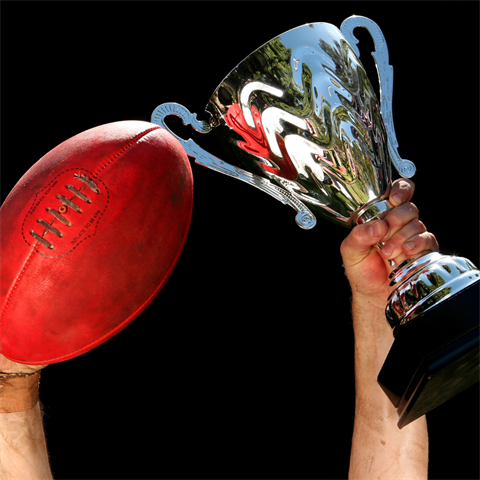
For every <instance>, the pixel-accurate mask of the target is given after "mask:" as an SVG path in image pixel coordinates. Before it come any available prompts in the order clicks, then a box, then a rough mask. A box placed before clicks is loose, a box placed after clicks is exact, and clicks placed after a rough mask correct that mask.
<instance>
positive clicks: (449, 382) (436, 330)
mask: <svg viewBox="0 0 480 480" xmlns="http://www.w3.org/2000/svg"><path fill="white" fill-rule="evenodd" d="M479 286H480V283H479V282H478V281H477V282H476V283H474V284H473V285H470V286H468V287H467V288H465V289H464V290H462V291H461V292H460V293H458V294H457V295H455V296H453V297H451V298H450V299H448V300H444V301H443V302H442V303H440V304H439V305H437V306H436V307H434V308H432V309H430V310H428V311H427V312H426V313H424V314H422V315H419V316H418V317H416V318H414V319H413V320H411V321H410V322H409V323H407V324H406V325H404V326H402V327H400V328H399V329H398V332H397V333H396V336H395V341H394V342H393V346H392V348H391V349H390V352H389V353H388V356H387V359H386V360H385V363H384V364H383V367H382V369H381V371H380V374H379V376H378V382H379V384H380V386H381V387H382V388H383V390H384V391H385V393H386V394H387V396H388V397H389V398H390V400H391V402H392V403H393V404H394V405H395V407H396V408H397V412H398V416H399V421H398V427H399V428H403V427H404V426H405V425H408V424H409V423H411V422H413V421H414V420H415V419H417V418H418V417H420V416H422V415H424V414H425V413H427V412H429V411H431V410H433V409H434V408H436V407H438V406H439V405H441V404H442V403H444V402H446V401H447V400H449V399H450V398H452V397H454V396H455V395H457V394H458V393H460V392H462V391H463V390H465V389H466V388H468V387H470V386H471V385H474V384H475V383H476V382H478V381H479Z"/></svg>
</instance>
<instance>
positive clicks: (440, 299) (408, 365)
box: [152, 16, 480, 428]
mask: <svg viewBox="0 0 480 480" xmlns="http://www.w3.org/2000/svg"><path fill="white" fill-rule="evenodd" d="M356 27H365V28H367V30H368V31H369V33H370V34H371V36H372V38H373V40H374V44H375V52H373V53H372V55H373V57H374V59H375V62H376V66H377V71H378V75H379V84H380V96H381V101H380V105H379V102H378V100H377V98H376V94H375V92H374V90H373V88H372V85H371V83H370V81H369V80H368V78H367V75H366V73H365V70H364V68H363V66H362V64H361V63H360V60H359V56H360V54H359V51H358V49H357V47H356V43H358V41H357V40H356V38H355V37H354V36H353V30H354V29H355V28H356ZM392 87H393V68H392V67H391V66H390V65H388V50H387V46H386V42H385V38H384V36H383V33H382V32H381V30H380V28H379V27H378V25H377V24H375V23H374V22H373V21H372V20H370V19H368V18H365V17H359V16H352V17H349V18H347V19H346V20H345V21H344V22H343V23H342V25H341V27H340V30H339V29H338V28H337V27H335V26H334V25H331V24H327V23H314V24H307V25H303V26H300V27H298V28H295V29H293V30H290V31H288V32H286V33H284V34H282V35H279V36H278V37H276V38H274V39H272V40H270V41H269V42H268V43H266V44H265V45H263V46H262V47H260V48H258V49H257V50H256V51H255V52H253V53H252V54H250V55H249V56H248V57H247V58H246V59H245V60H243V61H242V62H241V63H240V64H239V65H238V66H237V67H236V68H235V69H234V70H232V71H231V72H230V74H229V75H228V76H227V77H226V78H225V79H224V80H223V81H222V82H221V83H220V85H219V86H218V87H217V89H216V90H215V92H214V93H213V95H212V96H211V98H210V100H209V102H208V105H207V107H206V111H205V113H206V116H207V117H208V118H209V120H208V121H203V122H200V121H198V120H197V119H196V115H195V114H193V115H192V114H191V113H190V112H189V111H188V110H187V109H186V108H185V107H183V106H182V105H179V104H176V103H166V104H162V105H160V106H159V107H157V108H156V109H155V111H154V112H153V114H152V122H154V123H157V124H159V125H161V126H162V127H164V128H166V129H167V130H170V129H169V128H168V127H167V125H166V123H165V118H166V117H167V116H169V115H176V116H179V117H180V118H182V120H183V123H184V124H185V125H188V124H191V125H192V126H193V127H194V128H195V129H196V130H197V131H199V132H202V133H208V132H210V131H214V132H215V134H216V137H217V139H218V140H219V142H220V143H221V144H222V145H223V146H224V148H225V149H226V151H227V152H228V155H229V157H228V158H229V162H228V163H227V162H225V161H223V160H220V159H219V158H216V157H214V156H213V155H211V154H209V153H208V152H206V151H205V150H203V149H202V148H201V147H199V146H198V145H197V144H196V143H195V142H193V141H192V140H188V141H185V140H183V139H181V138H179V137H178V136H177V135H175V134H174V133H173V132H172V133H173V134H174V135H175V136H176V137H177V138H178V139H179V140H180V142H181V143H182V145H183V146H184V148H185V150H186V152H187V154H188V155H189V156H191V157H194V158H196V162H197V163H199V164H201V165H204V166H206V167H208V168H211V169H213V170H216V171H218V172H221V173H224V174H226V175H229V176H232V177H235V178H237V179H239V180H242V181H244V182H246V183H249V184H250V185H253V186H255V187H257V188H259V189H260V190H263V191H264V192H266V193H268V194H269V195H271V196H273V197H274V198H276V199H277V200H279V201H281V202H282V203H284V204H287V205H290V206H291V207H293V208H294V209H295V210H296V211H297V215H296V222H297V224H298V225H299V226H300V227H301V228H303V229H311V228H313V227H314V226H315V224H316V218H317V216H319V217H323V218H324V219H326V220H329V221H331V222H333V223H336V224H340V225H343V226H345V227H348V228H352V227H354V226H355V225H357V224H361V223H364V222H368V221H369V220H371V219H376V218H382V216H384V215H385V213H386V212H387V211H388V210H389V209H390V208H391V206H390V205H389V202H388V194H389V191H390V186H391V177H392V175H391V163H392V162H393V165H394V166H395V168H396V169H397V171H398V173H399V174H400V175H401V176H404V177H411V176H412V175H413V174H414V173H415V166H414V165H413V163H412V162H410V161H409V160H403V159H401V158H400V156H399V154H398V152H397V147H398V144H397V141H396V137H395V131H394V127H393V120H392V111H391V103H392ZM379 247H380V248H381V245H380V246H379ZM392 268H393V271H392V273H391V284H390V285H391V287H392V292H391V295H390V297H389V299H388V302H387V305H386V310H385V313H386V318H387V320H388V322H389V323H390V325H391V327H392V329H393V335H394V337H395V341H394V343H393V346H392V348H391V350H390V352H389V354H388V356H387V358H386V360H385V363H384V365H383V367H382V369H381V371H380V373H379V376H378V381H379V383H380V385H381V386H382V388H383V389H384V391H385V393H386V394H387V395H388V397H389V398H390V400H391V401H392V403H393V404H394V405H395V406H396V408H397V411H398V414H399V422H398V426H399V427H400V428H402V427H403V426H405V425H407V424H408V423H410V422H412V421H413V420H415V419H416V418H418V417H419V416H421V415H423V414H424V413H426V412H428V411H430V410H432V409H433V408H435V407H436V406H438V405H440V404H442V403H443V402H445V401H447V400H448V399H450V398H451V397H453V396H454V395H456V394H457V393H459V392H461V391H462V390H464V389H466V388H467V387H469V386H470V385H472V384H474V383H475V382H476V381H478V365H479V348H478V341H479V313H478V285H479V280H480V272H479V270H478V269H477V268H476V267H475V266H474V265H473V264H472V263H471V262H470V261H469V260H467V259H465V258H460V257H451V256H446V255H441V254H439V253H436V252H435V253H428V254H423V255H419V256H416V257H414V258H410V259H408V260H406V261H405V262H403V263H402V264H400V265H392Z"/></svg>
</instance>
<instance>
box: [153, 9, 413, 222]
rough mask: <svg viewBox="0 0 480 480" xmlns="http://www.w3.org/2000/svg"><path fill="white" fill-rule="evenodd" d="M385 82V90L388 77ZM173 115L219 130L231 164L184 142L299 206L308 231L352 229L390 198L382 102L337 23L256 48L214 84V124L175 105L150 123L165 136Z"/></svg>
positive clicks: (209, 111) (200, 158) (210, 112)
mask: <svg viewBox="0 0 480 480" xmlns="http://www.w3.org/2000/svg"><path fill="white" fill-rule="evenodd" d="M354 18H356V17H354ZM366 20H368V19H364V21H363V23H367V22H366ZM371 23H373V22H371ZM344 25H346V27H344V28H345V29H347V30H348V27H349V25H350V26H351V25H352V23H351V22H348V21H346V22H344ZM373 25H375V24H373ZM376 28H377V30H378V31H379V29H378V27H376ZM385 50H386V48H384V47H383V46H382V52H383V53H382V57H381V58H383V59H385V53H384V52H385ZM386 58H387V60H388V54H387V56H386ZM382 65H383V63H382ZM390 68H391V67H390ZM382 71H383V70H382ZM383 77H385V75H383ZM385 78H386V79H387V80H386V81H387V87H388V88H385V89H384V91H385V92H388V91H389V90H391V88H390V87H389V86H388V85H391V74H390V75H389V76H386V77H385ZM383 80H384V79H383V78H380V82H382V81H383ZM384 96H385V98H387V95H386V94H385V95H384ZM384 104H385V105H387V106H388V105H390V104H391V101H390V102H388V101H384ZM384 108H386V109H388V108H387V107H384ZM168 115H177V116H180V117H181V118H182V119H183V121H184V123H185V124H189V123H191V124H192V125H193V126H194V128H196V129H197V130H199V131H202V132H206V131H208V130H211V131H213V132H214V134H215V135H216V136H217V138H218V140H219V142H220V143H221V144H222V145H223V146H224V148H225V149H226V151H227V152H228V163H225V162H224V161H221V160H219V159H217V158H215V157H213V156H212V155H210V154H209V153H208V152H206V151H204V150H203V149H202V148H201V147H199V146H198V145H197V144H195V142H193V141H192V140H188V141H185V140H182V139H179V140H180V141H182V143H183V144H184V147H185V149H186V150H187V153H188V154H189V155H191V156H194V157H196V159H197V162H198V163H201V164H203V165H205V166H207V167H209V168H213V169H214V170H217V171H222V173H227V174H229V175H233V176H235V177H237V178H239V179H241V180H243V181H246V182H247V183H250V184H252V185H254V186H256V187H257V188H260V189H262V190H264V191H266V192H267V193H269V194H270V195H273V196H274V197H275V198H277V199H279V200H280V201H282V202H283V203H286V204H288V205H290V206H292V207H293V208H295V209H296V210H297V211H298V212H299V214H298V215H297V218H296V220H297V223H298V224H299V225H300V226H301V227H302V228H312V226H314V225H315V223H316V220H315V218H316V217H317V216H322V217H324V218H326V219H328V220H330V221H333V222H335V223H338V224H341V225H343V226H347V227H351V226H353V225H354V224H355V223H356V222H357V221H358V222H360V223H361V222H363V221H364V220H363V219H362V218H359V217H360V214H361V212H365V211H367V210H368V207H369V206H371V205H375V204H376V203H379V202H380V203H383V200H384V199H385V198H386V197H387V196H388V192H389V188H390V180H391V160H390V158H391V153H390V151H392V149H391V148H390V149H389V146H388V141H387V138H388V137H387V131H386V127H385V124H384V121H383V119H382V115H381V111H380V105H379V101H378V100H377V98H376V95H375V92H374V89H373V87H372V85H371V84H370V81H369V80H368V78H367V75H366V73H365V70H364V68H363V66H362V64H361V62H360V60H359V58H358V56H357V53H356V52H355V50H354V49H353V48H352V47H351V45H350V44H349V43H348V42H347V40H346V39H345V37H344V35H343V34H342V32H341V31H340V30H339V29H338V28H337V27H335V26H333V25H330V24H327V23H314V24H308V25H303V26H300V27H298V28H295V29H293V30H290V31H288V32H285V33H284V34H282V35H279V36H278V37H276V38H274V39H272V40H271V41H269V42H267V43H266V44H265V45H263V46H262V47H260V48H258V49H257V50H256V51H255V52H253V53H252V54H251V55H249V56H248V57H247V58H246V59H245V60H243V62H241V63H240V64H239V65H237V67H236V68H234V69H233V70H232V71H231V72H230V74H229V75H228V76H227V77H226V78H225V79H224V80H223V81H222V82H221V83H220V85H219V86H218V87H217V89H216V90H215V92H214V93H213V95H212V96H211V98H210V101H209V102H208V105H207V107H206V115H207V117H209V120H208V122H206V121H204V122H198V121H197V120H196V116H195V115H192V114H191V113H190V112H189V111H188V110H187V109H185V107H182V106H181V105H178V104H164V105H160V106H159V107H158V108H157V109H156V110H155V111H154V113H153V115H152V122H154V123H157V124H160V125H162V126H163V127H164V128H167V129H168V126H167V125H166V123H165V121H164V119H165V118H166V116H168ZM207 125H209V128H208V127H207ZM389 125H390V126H391V128H390V129H391V132H392V134H393V137H394V135H395V134H394V132H393V123H390V124H389ZM198 127H200V128H198ZM177 138H178V137H177ZM389 150H390V151H389ZM400 162H401V160H400ZM400 162H397V164H398V165H400ZM232 167H233V168H232ZM404 170H405V169H404ZM407 170H408V169H407ZM413 170H414V169H413ZM407 173H408V172H407ZM409 173H412V169H410V172H409ZM262 179H263V181H262ZM267 182H268V183H267ZM374 210H375V208H374Z"/></svg>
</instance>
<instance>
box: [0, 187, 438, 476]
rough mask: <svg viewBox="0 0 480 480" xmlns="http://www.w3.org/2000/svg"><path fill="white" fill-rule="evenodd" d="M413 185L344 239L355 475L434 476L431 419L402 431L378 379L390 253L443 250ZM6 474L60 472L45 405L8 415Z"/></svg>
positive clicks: (3, 444) (1, 434)
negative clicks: (54, 464) (54, 467)
mask: <svg viewBox="0 0 480 480" xmlns="http://www.w3.org/2000/svg"><path fill="white" fill-rule="evenodd" d="M413 190H414V186H413V183H412V182H410V181H406V180H401V181H398V182H395V184H394V186H393V188H392V191H391V194H390V202H391V203H392V205H394V206H395V207H397V208H394V209H393V210H391V211H390V212H389V214H388V215H387V216H386V217H385V219H384V220H383V221H375V222H369V223H368V224H365V225H361V226H357V227H355V228H354V229H353V230H352V231H351V233H350V234H349V235H348V237H347V238H346V239H345V240H344V242H343V243H342V245H341V254H342V257H343V261H344V266H345V272H346V274H347V277H348V279H349V282H350V285H351V288H352V316H353V328H354V333H355V384H356V405H355V424H354V432H353V439H352V450H351V461H350V470H349V478H350V479H354V480H362V479H368V480H372V479H377V478H380V479H389V480H391V479H405V480H406V479H408V480H415V479H423V478H427V469H428V436H427V427H426V422H425V418H424V417H422V418H419V419H418V420H416V421H415V422H412V423H411V424H410V425H408V426H407V427H405V428H403V429H402V430H399V429H398V427H397V414H396V411H395V409H394V407H393V406H392V404H391V403H390V401H389V400H388V398H387V396H386V395H385V394H384V392H383V391H382V390H381V388H380V387H379V386H378V384H377V381H376V378H377V374H378V372H379V371H380V368H381V366H382V364H383V361H384V360H385V357H386V355H387V353H388V351H389V349H390V346H391V344H392V343H393V336H392V331H391V328H390V327H389V326H388V324H387V322H386V319H385V313H384V310H385V305H386V301H387V297H388V294H389V288H388V275H389V273H390V271H391V267H390V266H389V264H388V262H387V260H388V259H389V258H391V259H394V261H395V262H396V263H397V264H398V263H400V262H401V261H403V260H404V259H405V258H406V257H407V256H411V255H413V254H416V253H419V252H421V251H424V250H427V251H436V250H438V245H437V242H436V240H435V237H434V236H433V235H431V234H430V233H428V232H427V231H426V229H425V226H424V225H423V224H422V223H421V222H420V221H419V220H418V210H417V209H416V207H415V206H414V205H413V204H411V203H409V201H410V199H411V198H412V195H413ZM397 194H400V198H399V199H397V198H396V197H395V196H396V195H397ZM379 241H383V242H385V243H386V246H385V247H384V249H383V250H382V251H381V252H379V251H378V250H377V249H376V248H375V247H372V245H376V244H377V243H378V242H379ZM389 244H390V245H391V246H392V248H391V249H390V250H389V247H388V245H389ZM40 368H42V367H41V366H29V365H22V364H19V363H15V362H11V361H10V360H8V359H6V358H5V357H3V356H2V355H0V371H1V372H4V373H29V372H34V371H37V370H39V369H40ZM0 473H1V477H0V478H1V479H4V480H7V479H23V480H25V479H35V480H43V479H51V478H53V477H52V473H51V470H50V466H49V461H48V452H47V447H46V442H45V436H44V432H43V423H42V415H41V411H40V406H39V404H37V405H36V406H35V407H34V408H32V409H30V410H27V411H25V412H18V413H1V414H0Z"/></svg>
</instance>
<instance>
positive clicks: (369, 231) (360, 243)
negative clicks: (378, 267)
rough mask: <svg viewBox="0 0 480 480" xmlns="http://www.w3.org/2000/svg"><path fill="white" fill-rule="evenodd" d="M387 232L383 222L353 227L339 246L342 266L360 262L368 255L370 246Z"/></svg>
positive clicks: (377, 221)
mask: <svg viewBox="0 0 480 480" xmlns="http://www.w3.org/2000/svg"><path fill="white" fill-rule="evenodd" d="M388 230H389V228H388V225H387V224H386V223H385V222H384V221H383V220H376V221H371V222H368V223H365V224H363V225H357V226H355V227H354V228H353V229H352V231H351V232H350V234H349V235H348V237H347V238H345V240H344V241H343V242H342V245H341V246H340V252H341V254H342V258H343V264H344V266H345V267H349V266H353V265H357V264H359V263H360V262H362V261H363V260H364V259H365V258H366V257H367V256H368V255H369V253H370V251H371V248H372V246H373V245H376V244H377V243H378V242H380V241H381V240H382V239H383V238H384V237H385V236H386V235H387V233H388Z"/></svg>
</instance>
